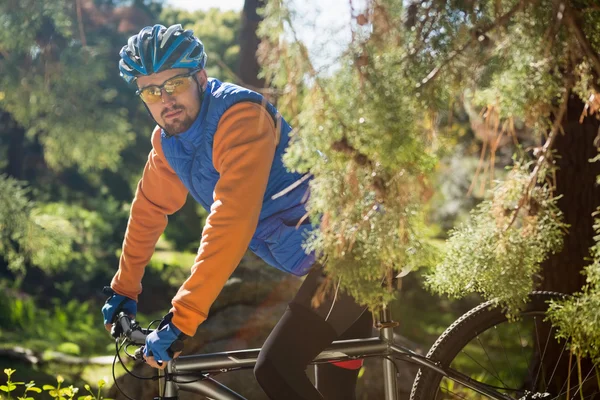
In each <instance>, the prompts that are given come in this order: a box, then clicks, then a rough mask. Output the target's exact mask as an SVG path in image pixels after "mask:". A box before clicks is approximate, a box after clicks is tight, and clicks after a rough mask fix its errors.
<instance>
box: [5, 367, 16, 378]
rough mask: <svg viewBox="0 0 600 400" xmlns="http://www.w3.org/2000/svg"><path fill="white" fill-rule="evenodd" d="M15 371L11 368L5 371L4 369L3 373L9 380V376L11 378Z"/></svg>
mask: <svg viewBox="0 0 600 400" xmlns="http://www.w3.org/2000/svg"><path fill="white" fill-rule="evenodd" d="M15 371H16V369H11V368H5V369H4V373H5V374H6V375H8V377H9V378H10V376H11V375H12V374H14V373H15Z"/></svg>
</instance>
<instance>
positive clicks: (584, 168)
mask: <svg viewBox="0 0 600 400" xmlns="http://www.w3.org/2000/svg"><path fill="white" fill-rule="evenodd" d="M583 108H584V104H583V103H582V102H581V100H580V99H579V98H578V97H577V96H575V95H572V96H571V98H570V100H569V104H568V107H567V113H566V115H565V118H564V120H563V128H564V131H565V134H564V135H559V136H558V137H557V138H556V142H555V145H554V149H555V150H556V157H555V160H556V164H557V166H558V170H557V171H556V193H555V194H556V195H561V196H563V197H562V198H561V199H559V201H558V206H559V207H560V209H561V210H562V212H563V213H564V220H565V222H566V223H567V224H569V225H570V227H569V231H568V233H567V235H566V236H565V239H564V246H563V249H562V250H561V251H560V252H559V253H556V254H553V255H551V256H550V257H549V258H548V260H547V261H546V262H544V263H543V264H542V279H543V280H542V286H541V287H542V289H543V290H554V291H558V292H562V293H573V292H575V291H577V290H579V289H580V288H581V286H582V285H583V284H584V282H585V277H584V276H583V275H582V274H581V270H582V269H583V267H584V266H586V265H588V264H590V261H589V257H590V252H589V248H590V247H592V245H593V244H594V231H593V223H594V218H593V217H592V213H593V212H594V211H595V210H596V208H597V207H598V206H600V187H598V185H597V184H596V177H597V176H598V175H600V163H599V162H595V163H590V162H589V160H590V159H592V158H594V157H595V156H596V155H597V150H596V148H595V146H594V144H593V143H594V139H595V138H596V135H598V128H599V126H600V121H598V120H597V119H596V118H595V117H587V118H585V119H584V120H583V123H579V117H580V115H581V112H582V111H583Z"/></svg>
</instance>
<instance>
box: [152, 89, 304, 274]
mask: <svg viewBox="0 0 600 400" xmlns="http://www.w3.org/2000/svg"><path fill="white" fill-rule="evenodd" d="M242 101H251V102H254V103H258V104H263V105H264V106H266V108H267V110H268V112H269V114H271V116H272V117H273V119H274V120H275V121H276V124H275V126H277V128H278V129H280V141H279V144H278V145H277V149H276V151H275V158H274V160H273V165H272V166H271V172H270V175H269V181H268V183H267V189H266V191H265V195H264V197H263V204H262V209H261V212H260V216H259V222H258V226H257V228H256V231H255V232H254V235H253V237H252V240H251V241H250V250H252V251H253V252H254V253H256V254H257V255H258V256H259V257H260V258H262V259H263V260H265V261H266V262H267V263H268V264H270V265H272V266H274V267H276V268H278V269H280V270H283V271H286V272H290V273H292V274H294V275H298V276H302V275H305V274H306V273H307V272H308V269H309V268H310V266H311V265H312V264H313V263H314V261H315V257H314V254H306V253H305V251H304V249H303V248H302V243H303V241H304V240H305V238H306V236H307V235H308V233H309V232H310V231H311V230H312V229H314V227H313V226H312V225H311V224H310V222H309V221H308V218H306V219H305V221H304V223H303V224H302V225H300V226H299V227H298V228H296V225H297V223H298V221H299V220H300V219H301V218H302V217H303V216H304V215H305V214H306V208H305V203H306V200H307V198H308V180H304V181H302V175H300V174H298V173H291V172H288V171H287V169H286V168H285V166H284V165H283V162H282V156H283V154H284V152H285V149H286V147H287V145H288V142H289V133H290V131H291V128H290V126H289V125H288V123H287V122H286V121H285V120H284V119H283V117H281V115H280V114H279V113H278V112H277V109H276V108H275V107H274V106H273V105H271V104H270V103H268V102H267V101H266V100H264V98H263V96H262V95H260V94H259V93H256V92H253V91H251V90H248V89H245V88H243V87H240V86H237V85H234V84H231V83H226V82H220V81H218V80H216V79H209V81H208V85H207V88H206V91H205V92H204V97H203V100H202V107H201V109H200V113H199V114H198V117H197V118H196V120H195V121H194V123H193V124H192V126H191V127H190V128H189V129H188V130H187V131H185V132H183V133H181V134H178V135H173V136H168V135H166V134H165V132H164V131H162V132H161V144H162V149H163V152H164V154H165V157H166V159H167V161H168V162H169V164H170V165H171V167H172V168H173V169H174V170H175V172H176V173H177V175H178V176H179V178H180V179H181V181H182V182H183V184H184V185H185V187H186V188H187V189H188V190H189V192H190V194H191V195H192V196H193V197H194V199H195V200H196V201H197V202H198V203H200V204H201V205H202V206H203V207H204V209H206V210H207V211H210V206H211V205H212V203H213V192H214V190H215V185H216V184H217V181H218V179H219V173H218V172H217V171H216V170H215V168H214V166H213V140H214V135H215V132H216V130H217V125H218V123H219V120H220V119H221V116H222V115H223V113H224V112H225V111H226V110H227V109H228V108H229V107H231V106H233V105H234V104H237V103H239V102H242ZM294 184H295V187H294V188H293V189H292V190H289V191H288V192H287V193H285V194H283V195H281V196H275V195H277V194H278V193H281V192H282V191H284V190H286V189H289V188H290V186H292V185H294ZM274 196H275V197H276V198H273V197H274Z"/></svg>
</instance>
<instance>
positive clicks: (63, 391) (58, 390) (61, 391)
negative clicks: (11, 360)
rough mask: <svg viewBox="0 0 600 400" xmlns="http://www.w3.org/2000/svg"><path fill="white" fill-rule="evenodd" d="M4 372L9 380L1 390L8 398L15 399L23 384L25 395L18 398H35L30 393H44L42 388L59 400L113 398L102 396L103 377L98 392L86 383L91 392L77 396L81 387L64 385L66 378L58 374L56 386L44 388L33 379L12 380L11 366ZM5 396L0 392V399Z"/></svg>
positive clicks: (31, 399)
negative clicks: (13, 394) (15, 393)
mask: <svg viewBox="0 0 600 400" xmlns="http://www.w3.org/2000/svg"><path fill="white" fill-rule="evenodd" d="M4 373H5V374H6V376H7V377H8V378H7V381H6V385H0V391H2V392H4V393H6V396H7V397H6V400H12V399H14V398H13V397H12V393H13V392H14V391H15V390H17V388H18V387H19V386H23V387H25V390H24V392H23V396H17V397H16V400H35V398H34V397H31V396H30V394H31V393H42V390H44V391H47V392H48V394H49V395H50V397H52V398H53V399H57V400H111V399H106V398H104V397H103V396H102V388H103V387H104V386H106V381H105V380H104V379H101V380H99V381H98V393H96V394H94V392H93V391H92V388H91V387H90V385H88V384H86V385H85V386H84V387H85V390H87V391H88V393H89V394H87V395H85V396H79V397H77V398H76V397H75V396H76V395H77V393H79V388H77V387H75V386H73V385H69V386H67V387H62V385H63V383H64V382H65V379H64V378H63V377H62V376H61V375H58V376H57V377H56V382H57V384H56V386H52V385H44V386H43V387H42V389H40V388H39V387H37V386H35V382H33V381H31V382H29V383H25V382H13V381H12V380H11V376H12V374H14V373H15V370H14V369H11V368H6V369H5V370H4ZM4 399H5V398H4V396H3V395H2V394H0V400H4Z"/></svg>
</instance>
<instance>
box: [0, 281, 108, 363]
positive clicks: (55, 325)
mask: <svg viewBox="0 0 600 400" xmlns="http://www.w3.org/2000/svg"><path fill="white" fill-rule="evenodd" d="M1 290H2V293H0V305H1V307H0V326H2V329H0V337H1V338H2V342H4V343H21V345H27V346H29V347H31V348H32V349H33V350H36V351H44V350H47V349H49V348H50V349H60V350H61V351H65V352H67V353H70V354H74V353H77V354H90V353H94V352H100V351H103V350H104V348H105V343H106V342H105V340H106V332H104V330H103V329H101V326H102V324H101V320H100V312H99V311H98V307H97V305H95V304H93V303H91V302H80V301H78V300H75V299H73V300H70V301H68V302H65V303H61V302H59V301H57V300H47V301H46V302H45V303H43V304H44V307H43V308H42V307H40V306H38V305H37V304H36V302H35V301H34V299H33V298H31V297H30V296H27V295H23V294H18V293H17V292H16V291H14V290H11V289H8V288H6V287H2V288H1Z"/></svg>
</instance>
